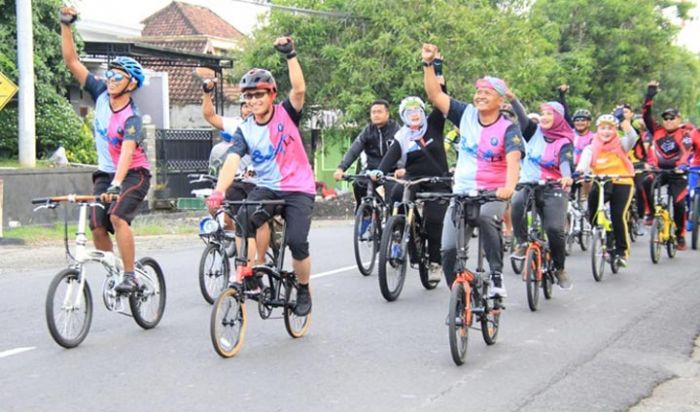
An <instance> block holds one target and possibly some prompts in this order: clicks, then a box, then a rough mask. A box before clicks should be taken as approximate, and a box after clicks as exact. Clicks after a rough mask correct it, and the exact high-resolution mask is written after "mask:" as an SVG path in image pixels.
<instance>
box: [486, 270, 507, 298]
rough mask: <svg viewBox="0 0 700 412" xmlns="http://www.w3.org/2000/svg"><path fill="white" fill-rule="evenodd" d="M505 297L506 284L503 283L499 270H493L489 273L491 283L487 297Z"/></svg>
mask: <svg viewBox="0 0 700 412" xmlns="http://www.w3.org/2000/svg"><path fill="white" fill-rule="evenodd" d="M495 297H501V298H507V297H508V292H507V291H506V286H505V285H504V284H503V276H502V275H501V274H500V273H499V272H494V273H492V274H491V285H490V288H489V298H495Z"/></svg>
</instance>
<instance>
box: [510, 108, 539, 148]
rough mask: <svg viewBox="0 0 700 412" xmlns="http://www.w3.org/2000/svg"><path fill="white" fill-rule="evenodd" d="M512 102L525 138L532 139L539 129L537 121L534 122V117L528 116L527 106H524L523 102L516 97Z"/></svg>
mask: <svg viewBox="0 0 700 412" xmlns="http://www.w3.org/2000/svg"><path fill="white" fill-rule="evenodd" d="M510 104H511V105H512V106H513V111H514V112H515V116H516V117H517V118H518V124H519V125H520V130H522V132H523V138H524V139H525V140H526V141H530V138H531V137H532V136H533V135H534V134H535V131H536V130H537V123H535V122H533V121H532V119H530V118H529V117H527V113H525V107H523V104H522V103H520V100H518V99H514V100H512V101H511V102H510Z"/></svg>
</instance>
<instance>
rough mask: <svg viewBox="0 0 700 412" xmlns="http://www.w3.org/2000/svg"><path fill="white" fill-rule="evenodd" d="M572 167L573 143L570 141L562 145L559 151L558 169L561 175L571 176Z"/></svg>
mask: <svg viewBox="0 0 700 412" xmlns="http://www.w3.org/2000/svg"><path fill="white" fill-rule="evenodd" d="M573 169H574V145H572V144H571V143H569V144H565V145H564V146H562V148H561V151H560V152H559V171H560V172H561V175H562V176H563V177H571V171H572V170H573Z"/></svg>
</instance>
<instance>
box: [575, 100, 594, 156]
mask: <svg viewBox="0 0 700 412" xmlns="http://www.w3.org/2000/svg"><path fill="white" fill-rule="evenodd" d="M571 120H572V121H573V122H574V164H575V165H578V161H579V159H580V158H581V153H583V149H584V148H585V147H586V146H588V145H589V144H591V142H593V137H595V133H593V131H592V130H591V112H589V111H588V110H586V109H578V110H576V111H575V112H574V115H573V117H572V118H571Z"/></svg>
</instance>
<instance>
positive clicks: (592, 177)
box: [576, 173, 635, 183]
mask: <svg viewBox="0 0 700 412" xmlns="http://www.w3.org/2000/svg"><path fill="white" fill-rule="evenodd" d="M634 176H635V175H594V174H590V173H586V174H585V175H583V176H582V177H581V178H580V179H578V180H576V183H580V182H590V181H593V180H597V181H609V180H620V179H634Z"/></svg>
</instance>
